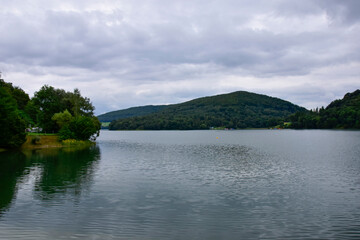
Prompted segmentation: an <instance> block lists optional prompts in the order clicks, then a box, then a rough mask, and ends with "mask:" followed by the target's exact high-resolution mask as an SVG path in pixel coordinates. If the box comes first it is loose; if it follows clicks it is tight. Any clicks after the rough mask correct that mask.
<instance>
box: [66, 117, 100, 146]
mask: <svg viewBox="0 0 360 240" xmlns="http://www.w3.org/2000/svg"><path fill="white" fill-rule="evenodd" d="M100 127H101V124H100V122H99V120H98V119H97V118H96V117H87V116H79V117H75V118H73V119H72V120H71V121H70V123H69V125H68V128H69V130H70V131H71V132H72V134H73V135H72V137H71V138H73V139H76V140H88V139H96V137H97V136H99V132H100Z"/></svg>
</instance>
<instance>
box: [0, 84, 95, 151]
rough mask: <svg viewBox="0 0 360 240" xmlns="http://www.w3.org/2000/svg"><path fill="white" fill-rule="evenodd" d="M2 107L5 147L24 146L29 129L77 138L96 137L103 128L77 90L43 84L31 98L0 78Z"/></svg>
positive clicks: (1, 137)
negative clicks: (69, 90)
mask: <svg viewBox="0 0 360 240" xmlns="http://www.w3.org/2000/svg"><path fill="white" fill-rule="evenodd" d="M0 109H1V110H0V128H1V133H0V147H4V148H14V147H19V146H21V144H22V143H24V141H25V136H26V133H25V129H26V128H34V127H37V129H42V131H43V132H45V133H59V134H60V138H61V139H68V138H72V139H77V140H86V139H90V138H95V137H96V136H97V135H98V134H99V130H100V122H99V120H98V119H97V118H96V117H95V116H94V109H95V108H94V106H93V105H92V103H91V102H90V99H89V98H86V97H83V96H81V94H80V91H79V90H78V89H75V90H74V91H73V92H67V91H65V90H63V89H56V88H54V87H52V86H48V85H44V86H43V87H41V89H40V90H39V91H37V92H35V94H34V97H32V98H30V97H29V95H28V94H27V93H25V92H24V91H23V90H22V89H21V88H19V87H16V86H13V85H12V84H11V83H7V82H5V81H4V80H3V79H0Z"/></svg>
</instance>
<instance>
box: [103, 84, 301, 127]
mask: <svg viewBox="0 0 360 240" xmlns="http://www.w3.org/2000/svg"><path fill="white" fill-rule="evenodd" d="M296 111H305V109H304V108H301V107H299V106H296V105H294V104H292V103H290V102H287V101H284V100H281V99H278V98H272V97H268V96H265V95H260V94H255V93H249V92H243V91H240V92H234V93H230V94H223V95H218V96H213V97H204V98H199V99H195V100H192V101H189V102H185V103H181V104H175V105H170V106H168V107H166V108H164V109H162V110H161V111H158V112H156V113H152V114H149V115H146V116H140V117H131V118H126V119H118V120H116V121H113V122H111V124H110V126H109V129H110V130H118V129H121V130H134V129H147V130H162V129H169V130H172V129H178V130H190V129H209V128H211V127H226V128H262V127H269V126H273V124H275V123H279V122H280V120H281V119H283V118H285V117H287V116H288V115H290V114H292V113H295V112H296Z"/></svg>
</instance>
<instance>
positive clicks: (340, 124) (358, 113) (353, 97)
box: [289, 89, 360, 129]
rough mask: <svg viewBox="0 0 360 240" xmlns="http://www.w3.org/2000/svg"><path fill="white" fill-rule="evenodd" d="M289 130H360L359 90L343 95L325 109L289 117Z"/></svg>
mask: <svg viewBox="0 0 360 240" xmlns="http://www.w3.org/2000/svg"><path fill="white" fill-rule="evenodd" d="M289 121H291V125H290V127H291V128H298V129H301V128H308V129H317V128H318V129H333V128H340V129H341V128H343V129H360V90H359V89H358V90H356V91H354V92H352V93H347V94H345V96H344V98H343V99H339V100H335V101H333V102H331V103H330V104H329V105H328V106H327V107H326V108H321V109H317V110H315V111H310V112H298V113H296V114H294V115H292V116H290V117H289Z"/></svg>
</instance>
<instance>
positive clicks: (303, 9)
mask: <svg viewBox="0 0 360 240" xmlns="http://www.w3.org/2000/svg"><path fill="white" fill-rule="evenodd" d="M0 3H1V6H2V8H1V9H0V31H1V33H2V37H1V38H0V69H1V71H3V72H5V73H6V75H7V79H6V80H8V81H13V82H14V83H15V84H17V85H20V86H21V87H23V86H25V87H27V88H28V91H30V92H31V91H32V92H33V91H34V90H33V89H36V88H40V87H41V85H42V84H53V85H55V86H56V87H63V88H69V89H71V88H74V87H79V88H80V89H82V92H83V94H88V95H89V97H90V98H91V99H94V100H93V101H94V104H95V106H97V108H98V110H97V112H98V113H101V112H104V111H108V110H114V109H116V108H122V107H130V106H135V105H142V104H161V103H175V102H178V101H181V100H188V99H190V98H194V97H200V96H204V95H211V94H216V93H224V92H227V91H236V90H253V91H257V92H260V93H266V94H269V95H275V94H276V96H279V97H283V98H285V99H288V100H292V101H294V102H295V103H297V104H300V105H305V106H306V107H315V106H316V105H319V104H323V102H324V99H325V98H324V99H318V100H317V99H313V98H316V96H319V95H321V94H318V93H319V92H321V91H323V92H324V94H322V95H324V96H328V99H329V100H332V99H330V96H339V95H343V94H345V92H343V91H345V90H346V91H348V90H355V88H359V85H360V84H359V81H355V80H354V79H356V77H358V76H359V75H358V74H359V71H358V70H357V69H358V67H359V65H360V64H359V62H360V47H359V44H358V39H360V36H359V35H360V31H359V30H360V29H359V28H360V23H359V21H360V14H359V13H360V9H359V1H356V0H354V1H351V0H346V1H333V0H330V1H325V0H317V1H310V0H306V1H301V2H293V1H291V2H289V1H285V0H277V1H265V0H262V1H256V2H254V1H250V0H246V1H235V0H234V1H232V0H229V1H202V0H199V1H191V2H189V1H172V2H171V4H170V3H169V2H165V1H161V0H152V1H142V0H134V1H131V2H128V1H115V0H114V1H103V2H101V3H99V2H97V1H92V0H89V1H76V2H75V3H74V2H73V1H51V2H48V1H43V0H34V1H31V2H27V3H25V4H24V3H22V1H17V0H15V1H10V2H8V1H3V0H0ZM344 66H350V67H347V72H346V73H344V72H343V70H342V69H343V68H344ZM324 69H326V70H327V71H328V72H331V74H333V75H336V76H338V78H337V79H335V78H333V77H332V76H330V75H327V74H326V71H325V70H324ZM24 78H26V79H34V80H32V81H33V82H32V83H31V84H30V83H28V82H25V79H24ZM35 79H36V80H35ZM340 79H341V80H340ZM27 81H29V80H27ZM309 81H312V85H311V86H310V87H311V88H312V89H307V88H306V87H304V86H309ZM269 82H270V84H269ZM271 83H274V84H271ZM277 84H281V86H278V85H277ZM299 84H300V85H301V86H303V87H299ZM327 86H333V87H332V88H330V87H327ZM343 86H346V87H343ZM25 87H24V88H25ZM292 89H298V90H299V92H297V93H296V94H294V93H293V90H292ZM314 89H316V94H313V92H314ZM25 90H26V89H25ZM99 91H100V94H99Z"/></svg>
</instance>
